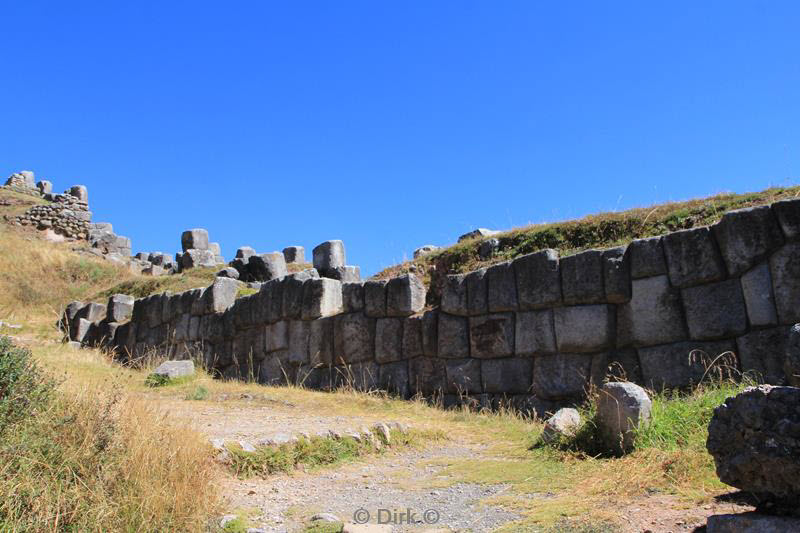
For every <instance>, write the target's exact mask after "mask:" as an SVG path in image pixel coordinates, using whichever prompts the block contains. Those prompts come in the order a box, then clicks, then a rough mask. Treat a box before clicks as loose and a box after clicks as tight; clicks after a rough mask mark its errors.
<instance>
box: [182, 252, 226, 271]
mask: <svg viewBox="0 0 800 533" xmlns="http://www.w3.org/2000/svg"><path fill="white" fill-rule="evenodd" d="M180 264H181V268H183V269H184V270H188V269H190V268H213V267H215V266H217V260H216V258H215V257H214V254H213V253H211V252H210V251H208V250H197V249H194V248H192V249H189V250H186V251H185V252H183V255H182V256H181V261H180Z"/></svg>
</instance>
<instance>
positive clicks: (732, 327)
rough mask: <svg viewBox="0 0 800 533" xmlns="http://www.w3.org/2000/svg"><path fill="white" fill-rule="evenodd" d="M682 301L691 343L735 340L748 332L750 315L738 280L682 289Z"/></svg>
mask: <svg viewBox="0 0 800 533" xmlns="http://www.w3.org/2000/svg"><path fill="white" fill-rule="evenodd" d="M681 297H682V299H683V308H684V311H685V313H686V322H687V324H688V325H689V336H690V337H691V338H692V339H697V340H713V339H722V338H725V337H734V336H736V335H739V334H741V333H744V331H745V330H746V329H747V311H746V310H745V306H744V296H742V286H741V284H740V283H739V280H738V279H729V280H726V281H720V282H719V283H710V284H708V285H699V286H697V287H690V288H688V289H683V290H682V291H681Z"/></svg>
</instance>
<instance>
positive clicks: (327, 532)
mask: <svg viewBox="0 0 800 533" xmlns="http://www.w3.org/2000/svg"><path fill="white" fill-rule="evenodd" d="M343 529H344V523H342V522H323V521H321V520H318V521H316V522H312V523H310V524H308V525H307V526H306V528H305V529H304V530H303V533H342V530H343Z"/></svg>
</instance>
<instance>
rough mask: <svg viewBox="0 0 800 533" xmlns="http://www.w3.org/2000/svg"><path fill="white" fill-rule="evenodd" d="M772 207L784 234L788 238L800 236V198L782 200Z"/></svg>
mask: <svg viewBox="0 0 800 533" xmlns="http://www.w3.org/2000/svg"><path fill="white" fill-rule="evenodd" d="M771 207H772V211H773V212H774V213H775V217H776V218H777V219H778V224H780V227H781V230H782V231H783V235H784V236H785V237H786V238H787V239H796V238H797V237H800V199H797V198H794V199H791V200H781V201H780V202H775V203H774V204H772V206H771Z"/></svg>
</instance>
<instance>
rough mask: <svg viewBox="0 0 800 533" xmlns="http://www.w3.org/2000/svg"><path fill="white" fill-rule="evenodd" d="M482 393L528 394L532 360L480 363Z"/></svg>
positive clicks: (523, 358)
mask: <svg viewBox="0 0 800 533" xmlns="http://www.w3.org/2000/svg"><path fill="white" fill-rule="evenodd" d="M481 376H482V379H483V390H484V392H490V393H498V394H523V393H527V392H530V389H531V383H532V380H533V359H531V358H528V357H511V358H508V359H487V360H485V361H482V362H481Z"/></svg>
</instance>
